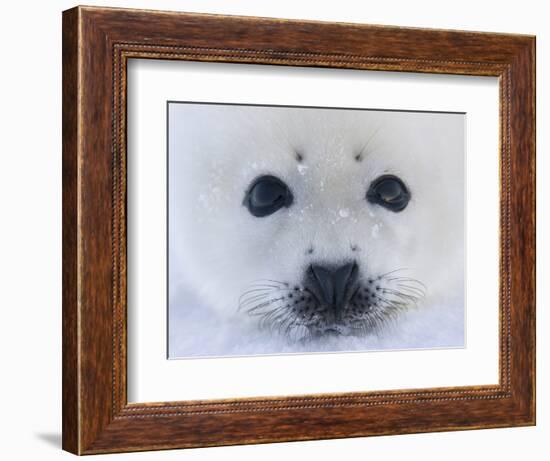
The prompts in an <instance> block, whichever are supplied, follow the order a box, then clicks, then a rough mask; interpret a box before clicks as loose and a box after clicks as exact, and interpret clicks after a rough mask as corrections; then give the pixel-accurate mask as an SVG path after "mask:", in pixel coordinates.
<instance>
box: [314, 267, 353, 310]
mask: <svg viewBox="0 0 550 461" xmlns="http://www.w3.org/2000/svg"><path fill="white" fill-rule="evenodd" d="M309 270H310V278H311V284H312V285H313V286H312V289H313V291H314V294H315V295H316V296H317V297H318V298H319V300H320V301H321V302H322V303H323V304H327V305H329V306H332V307H333V308H335V309H339V308H341V307H342V306H343V305H344V304H345V303H346V302H347V301H348V299H349V296H351V293H350V292H351V291H352V290H351V286H352V285H353V282H354V281H355V279H356V278H357V264H356V263H355V261H351V262H347V263H345V264H343V265H338V266H330V265H325V264H312V265H311V266H310V269H309Z"/></svg>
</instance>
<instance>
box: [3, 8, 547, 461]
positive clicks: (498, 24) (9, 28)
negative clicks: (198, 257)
mask: <svg viewBox="0 0 550 461" xmlns="http://www.w3.org/2000/svg"><path fill="white" fill-rule="evenodd" d="M88 3H89V4H100V3H98V2H94V1H91V0H90V1H89V2H88ZM109 3H110V5H112V6H128V7H141V8H163V9H173V10H185V11H202V12H213V13H214V12H216V13H227V14H246V15H259V16H275V17H288V18H298V19H299V18H303V19H320V20H331V21H348V22H364V23H379V24H394V25H407V26H421V27H437V28H456V29H466V30H488V31H495V32H518V33H530V34H537V48H538V52H537V59H538V75H537V81H538V89H537V106H538V107H537V112H538V123H537V126H538V130H537V132H538V143H537V144H538V152H539V162H538V168H537V169H538V173H539V176H538V181H537V182H538V184H539V186H540V187H539V195H538V201H537V206H538V209H539V229H538V254H539V265H538V271H537V274H538V275H537V277H538V286H539V292H538V300H539V303H538V304H539V305H538V321H537V323H538V335H537V338H538V340H537V343H538V360H537V362H538V373H537V374H538V389H539V393H538V399H537V400H538V405H537V409H538V418H537V419H538V425H537V427H534V428H519V429H497V430H483V431H468V432H454V433H441V434H421V435H407V436H397V437H376V438H369V439H349V440H331V441H316V442H302V443H287V444H272V445H256V446H244V447H231V448H211V449H202V450H187V451H168V452H162V453H140V454H126V455H117V458H116V459H155V460H162V459H180V460H181V459H193V460H208V459H220V458H224V459H229V460H231V459H239V460H247V459H251V460H252V459H258V458H260V459H280V458H285V457H286V458H289V459H309V458H312V459H320V460H322V459H327V460H328V459H335V458H339V459H342V458H348V459H355V458H360V459H365V458H367V457H368V458H374V459H377V458H378V459H380V458H382V457H383V458H389V459H399V458H400V457H404V456H406V457H407V459H408V460H416V459H422V460H436V459H437V460H439V459H443V458H444V459H446V460H464V459H468V458H473V459H476V458H480V457H482V456H484V457H485V456H490V457H491V458H494V459H499V460H515V459H525V458H528V459H534V460H537V459H545V457H547V452H548V439H549V437H550V407H549V403H550V399H549V398H548V394H547V393H548V389H549V388H550V375H549V370H550V366H549V365H547V364H545V362H548V360H549V358H550V341H549V340H548V339H547V333H548V330H549V328H548V327H549V326H550V325H549V324H548V319H549V317H548V315H545V312H544V311H545V307H546V306H545V298H546V296H545V294H546V293H544V288H543V286H542V285H543V284H542V281H543V278H544V271H545V267H544V265H543V259H545V260H547V257H548V255H545V253H548V252H547V251H546V252H545V251H544V250H545V248H544V246H543V242H542V240H543V234H545V233H546V231H547V230H548V219H547V218H546V219H545V216H543V215H542V210H543V207H544V203H547V200H548V193H549V191H550V186H549V185H548V184H547V185H546V186H543V181H542V177H543V175H544V174H546V173H547V171H545V170H546V169H547V168H546V163H547V162H544V159H543V155H542V153H543V152H545V150H546V148H547V144H548V139H549V137H548V135H547V134H546V133H545V132H544V130H543V127H545V126H546V127H548V126H550V118H549V117H548V105H549V104H550V97H549V94H548V91H547V89H546V87H545V86H544V84H543V83H544V81H545V80H546V81H548V78H549V66H550V57H548V56H550V46H549V45H548V43H549V41H550V31H548V28H547V26H548V23H549V19H550V18H549V14H548V13H547V12H546V11H545V10H544V7H545V2H540V1H534V0H533V1H529V0H524V1H522V2H521V3H518V2H517V1H515V2H505V1H487V2H479V1H468V0H463V1H461V2H459V3H458V2H452V3H445V2H438V1H421V0H417V1H414V2H410V1H390V0H388V1H386V2H358V1H354V0H341V1H339V2H332V1H331V2H328V1H327V2H305V1H303V2H297V1H283V0H278V1H275V0H269V1H264V2H258V1H255V0H232V1H231V2H228V1H209V0H197V1H179V2H176V1H155V2H153V1H138V0H135V1H132V2H127V1H114V0H111V1H110V2H109ZM73 5H74V4H73V3H72V2H68V1H57V2H56V1H50V2H35V3H34V4H33V3H31V2H18V3H16V2H9V3H6V5H4V6H3V9H2V15H1V19H0V25H1V27H0V34H1V39H2V40H1V43H2V52H3V60H2V73H1V74H0V78H1V80H2V85H0V102H1V104H0V114H1V116H2V120H1V122H2V123H1V126H2V131H1V134H0V156H1V165H0V197H1V199H0V204H1V205H0V211H1V217H2V221H1V224H2V226H1V227H0V229H1V231H0V232H1V233H2V234H1V236H2V238H1V239H0V270H1V277H0V280H1V284H0V306H1V307H2V309H3V312H4V313H6V314H7V316H5V318H4V320H3V321H2V322H1V323H0V342H1V343H0V345H1V350H2V365H3V366H2V377H3V379H2V381H0V382H1V384H0V386H1V387H0V391H1V394H2V397H3V405H2V410H1V411H2V417H1V419H0V421H1V422H0V424H1V425H2V427H1V428H0V431H1V432H0V433H1V434H2V438H1V440H2V445H1V450H2V458H5V459H10V460H12V459H13V460H17V459H41V460H49V459H59V458H64V459H69V457H70V456H71V455H69V454H67V453H62V452H61V451H60V438H61V435H60V427H61V10H63V9H66V8H69V7H71V6H73ZM543 189H544V190H543ZM545 195H546V197H545ZM544 220H546V223H545V222H544ZM545 335H546V337H545ZM545 389H546V391H545ZM543 450H544V452H543ZM100 458H102V457H100ZM111 459H112V458H111Z"/></svg>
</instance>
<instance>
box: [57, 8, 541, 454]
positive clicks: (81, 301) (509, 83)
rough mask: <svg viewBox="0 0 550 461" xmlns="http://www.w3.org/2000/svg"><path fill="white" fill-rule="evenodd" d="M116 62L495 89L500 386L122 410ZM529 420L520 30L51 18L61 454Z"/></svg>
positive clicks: (531, 330)
mask: <svg viewBox="0 0 550 461" xmlns="http://www.w3.org/2000/svg"><path fill="white" fill-rule="evenodd" d="M131 58H145V59H168V60H191V61H217V62H231V63H254V64H258V65H261V64H276V65H282V66H313V67H328V68H346V69H368V70H385V71H407V72H422V73H437V74H458V75H485V76H496V77H498V78H499V85H500V121H499V122H500V161H501V162H500V165H501V171H500V177H501V193H500V346H499V347H500V350H499V370H500V371H499V373H500V380H499V384H498V385H494V386H467V387H451V388H437V389H416V390H414V391H411V390H397V391H390V392H388V391H380V392H365V393H345V394H328V395H311V396H308V395H302V396H296V397H293V396H275V397H270V398H261V399H257V398H247V399H228V400H207V401H189V402H185V401H184V402H162V403H154V404H133V403H130V404H129V403H128V402H127V394H126V371H127V363H126V357H127V355H126V333H127V332H126V309H127V306H126V221H125V212H126V208H125V204H126V156H125V155H126V150H125V149H126V112H125V111H126V97H127V95H126V63H127V61H128V59H131ZM533 424H535V38H534V37H532V36H522V35H509V34H496V33H477V32H459V31H447V30H427V29H413V28H400V27H387V26H372V25H358V24H337V23H321V22H313V21H290V20H280V19H266V18H249V17H237V16H233V17H226V16H216V15H202V14H186V13H172V12H157V11H141V10H127V9H111V8H95V7H76V8H73V9H71V10H68V11H65V12H64V13H63V448H64V449H65V450H67V451H70V452H72V453H75V454H93V453H108V452H124V451H139V450H156V449H169V448H183V447H204V446H214V445H233V444H243V443H266V442H277V441H290V440H311V439H326V438H336V437H358V436H371V435H383V434H404V433H414V432H431V431H443V430H465V429H478V428H493V427H508V426H527V425H533Z"/></svg>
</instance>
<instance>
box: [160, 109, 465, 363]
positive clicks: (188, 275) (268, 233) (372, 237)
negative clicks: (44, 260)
mask: <svg viewBox="0 0 550 461" xmlns="http://www.w3.org/2000/svg"><path fill="white" fill-rule="evenodd" d="M169 123H170V138H169V204H170V208H169V220H170V221H169V222H170V226H169V245H170V252H169V258H170V337H171V355H172V352H173V351H174V350H175V351H176V354H177V355H182V354H183V355H194V354H198V355H208V354H213V355H225V354H242V353H255V352H257V353H264V352H285V351H286V352H288V351H300V350H311V348H312V347H314V348H315V350H324V349H326V346H322V345H319V344H317V345H316V346H296V345H290V346H287V345H285V344H286V343H284V342H283V341H279V340H277V339H273V338H268V337H267V333H266V332H261V331H259V330H258V329H257V328H255V327H254V323H253V322H252V320H251V319H249V318H247V316H246V314H245V313H237V308H238V303H239V301H238V300H239V297H240V296H241V294H242V293H243V292H244V291H245V290H246V289H247V287H250V286H251V284H253V283H254V282H257V281H258V280H262V279H269V280H278V281H286V282H289V283H291V284H293V283H297V282H299V281H300V280H301V279H302V276H303V273H304V270H305V268H307V267H308V266H309V264H310V263H311V262H312V261H316V262H318V261H325V262H327V263H337V262H339V261H344V260H349V259H354V260H355V261H356V262H357V264H358V266H359V270H360V273H361V274H362V276H364V277H368V276H373V277H375V276H377V275H379V274H383V273H387V272H390V271H393V270H397V269H399V270H401V272H400V273H401V274H402V275H404V276H408V277H413V278H415V279H417V280H419V281H421V282H422V283H423V284H424V285H425V286H426V296H425V298H424V299H423V301H422V302H421V303H420V305H419V306H418V307H417V308H415V309H413V308H412V307H411V312H408V313H406V314H405V315H403V316H402V320H399V321H398V322H397V325H394V326H393V327H390V328H387V331H386V332H383V333H382V335H378V336H377V337H376V339H373V338H368V337H367V338H344V337H343V338H341V339H340V338H336V339H331V340H330V344H331V345H330V348H329V349H331V350H341V349H342V348H343V349H348V350H356V349H372V348H385V347H390V348H395V347H398V348H404V347H409V346H410V347H435V346H449V345H452V346H460V345H462V340H463V328H464V324H463V300H464V187H465V184H464V181H465V178H464V128H463V127H464V125H463V124H464V120H463V116H462V115H459V114H434V113H407V112H385V111H365V110H336V109H303V108H280V107H276V108H271V107H258V106H251V107H242V106H228V105H198V104H171V105H170V118H169ZM297 152H298V153H300V154H301V155H302V156H303V160H302V162H298V161H297V160H296V153H297ZM359 153H361V155H362V161H360V162H358V161H356V160H355V156H356V155H357V154H359ZM388 173H391V174H395V175H397V176H399V177H400V178H401V179H402V180H403V181H404V182H405V184H406V185H407V187H408V188H409V190H410V191H411V195H412V198H411V201H410V203H409V204H408V206H407V208H406V209H405V210H403V211H402V212H399V213H394V212H392V211H389V210H387V209H385V208H382V207H380V206H379V205H375V204H372V203H369V202H367V200H366V199H365V195H366V192H367V190H368V187H369V185H370V183H371V182H372V181H373V180H374V179H376V178H377V177H378V176H380V175H382V174H388ZM263 174H271V175H274V176H277V177H279V178H281V179H282V180H283V181H285V183H286V184H287V185H288V186H289V187H290V189H291V191H292V193H293V196H294V202H293V204H292V206H290V207H289V208H282V209H280V210H278V211H277V212H276V213H274V214H273V215H271V216H268V217H263V218H257V217H254V216H252V215H251V214H250V213H249V212H248V210H247V208H246V207H245V206H243V198H244V194H245V191H246V190H247V188H248V187H249V185H250V183H251V182H252V181H253V180H254V179H255V178H256V177H258V176H260V175H263ZM353 245H356V246H357V251H355V252H352V251H351V247H352V246H353ZM312 246H313V248H314V252H313V253H312V254H308V252H307V250H308V249H309V248H310V247H312ZM188 299H192V301H191V302H185V300H188ZM191 318H193V319H194V320H193V323H190V319H191ZM177 319H179V321H178V320H177ZM407 325H408V327H407V328H408V329H407V328H404V327H405V326H407ZM184 331H188V332H191V331H193V332H195V334H194V335H192V337H189V335H187V336H185V335H184ZM214 331H215V332H216V335H217V340H216V344H218V346H217V347H214V348H212V347H211V346H207V345H206V344H205V343H208V339H206V338H205V334H206V336H210V333H212V332H214ZM205 332H210V333H205ZM243 335H244V336H243ZM184 336H185V339H184V340H183V342H182V339H181V338H182V337H184ZM274 341H275V342H274ZM172 343H173V344H172ZM178 344H179V346H177V345H178ZM239 345H241V346H239ZM266 345H267V346H266ZM172 346H174V347H172Z"/></svg>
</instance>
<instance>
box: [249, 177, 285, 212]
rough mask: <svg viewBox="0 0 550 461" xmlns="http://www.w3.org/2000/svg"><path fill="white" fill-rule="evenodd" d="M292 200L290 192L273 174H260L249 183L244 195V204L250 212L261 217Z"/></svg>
mask: <svg viewBox="0 0 550 461" xmlns="http://www.w3.org/2000/svg"><path fill="white" fill-rule="evenodd" d="M292 200H293V197H292V192H290V189H289V188H288V186H287V185H286V184H285V183H284V182H283V181H281V180H280V179H279V178H276V177H275V176H261V177H259V178H257V179H256V180H255V181H254V182H253V183H252V184H251V185H250V188H249V189H248V192H247V193H246V195H245V197H244V206H246V207H247V208H248V211H250V214H252V215H253V216H256V217H257V218H262V217H264V216H269V215H270V214H273V213H275V212H276V211H277V210H278V209H280V208H282V207H289V206H290V205H291V204H292Z"/></svg>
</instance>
